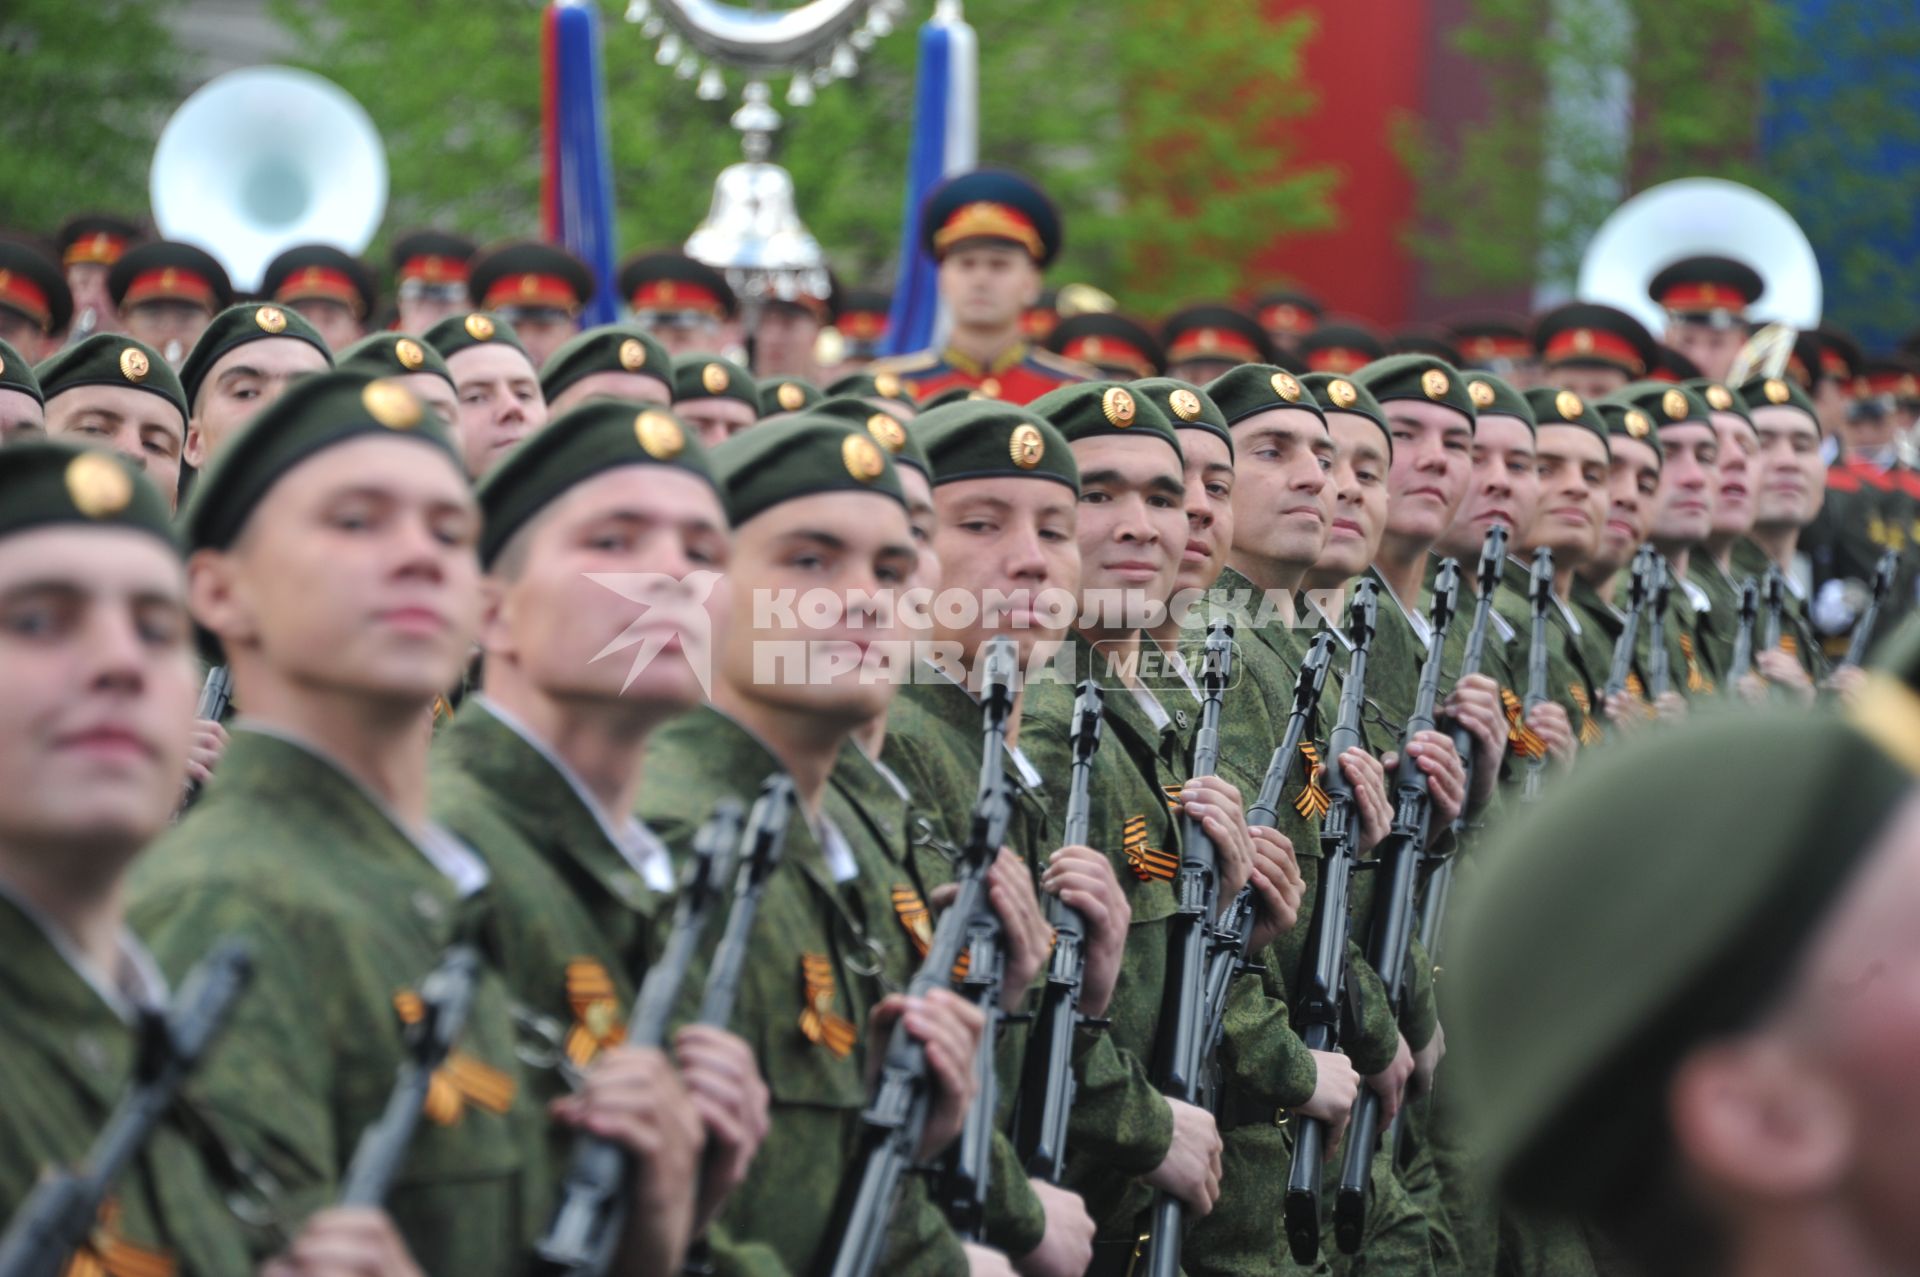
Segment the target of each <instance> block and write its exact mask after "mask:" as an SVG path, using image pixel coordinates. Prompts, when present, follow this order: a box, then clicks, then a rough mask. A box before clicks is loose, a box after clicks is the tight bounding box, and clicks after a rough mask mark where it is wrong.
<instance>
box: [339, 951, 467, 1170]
mask: <svg viewBox="0 0 1920 1277" xmlns="http://www.w3.org/2000/svg"><path fill="white" fill-rule="evenodd" d="M479 979H480V954H479V953H478V952H477V951H476V950H475V949H474V947H473V946H472V945H470V944H454V945H449V946H448V947H447V951H446V952H445V953H443V954H442V955H441V956H440V962H439V965H437V966H435V967H434V969H433V970H432V971H431V972H429V973H428V975H427V978H426V979H425V980H422V981H421V982H420V994H419V998H420V1015H419V1017H418V1018H417V1019H415V1020H414V1021H413V1022H412V1023H411V1024H409V1025H407V1031H406V1038H407V1054H406V1058H404V1059H403V1060H401V1061H400V1069H399V1072H398V1074H397V1075H396V1076H395V1078H394V1080H393V1090H391V1091H389V1092H388V1093H387V1107H386V1108H385V1109H384V1110H383V1111H382V1112H381V1114H380V1116H379V1118H378V1119H377V1120H375V1122H374V1123H373V1125H371V1126H369V1127H367V1129H366V1130H364V1131H362V1132H361V1133H360V1142H359V1143H358V1144H356V1145H355V1146H354V1150H353V1160H352V1161H351V1162H349V1163H348V1164H347V1177H346V1180H345V1182H344V1183H343V1184H342V1185H341V1189H340V1204H341V1205H342V1206H376V1207H377V1206H381V1205H383V1204H384V1203H385V1202H386V1200H387V1190H388V1189H390V1188H391V1187H393V1177H394V1176H395V1175H397V1174H398V1173H399V1171H400V1166H401V1164H402V1163H403V1162H405V1161H406V1160H407V1149H408V1148H410V1147H411V1146H412V1144H413V1134H414V1132H415V1131H416V1130H417V1129H419V1126H420V1118H421V1115H422V1113H423V1112H424V1110H425V1108H426V1103H427V1088H428V1087H429V1086H430V1085H432V1082H433V1074H434V1071H435V1070H436V1069H438V1068H439V1067H440V1066H441V1065H442V1064H445V1063H446V1062H447V1056H448V1055H449V1054H451V1053H452V1051H453V1048H454V1046H455V1044H457V1043H458V1042H459V1041H460V1031H461V1030H462V1029H464V1028H465V1027H466V1023H467V1012H468V1010H469V1009H471V1008H472V1006H473V989H474V985H475V984H477V983H478V982H479Z"/></svg>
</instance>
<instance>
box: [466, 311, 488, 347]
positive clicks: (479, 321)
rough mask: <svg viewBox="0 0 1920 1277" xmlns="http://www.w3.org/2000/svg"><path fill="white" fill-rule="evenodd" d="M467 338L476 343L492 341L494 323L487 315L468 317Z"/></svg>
mask: <svg viewBox="0 0 1920 1277" xmlns="http://www.w3.org/2000/svg"><path fill="white" fill-rule="evenodd" d="M467 336H469V337H471V338H473V339H474V340H475V341H492V340H493V321H492V320H491V319H488V318H487V317H486V316H485V315H468V316H467Z"/></svg>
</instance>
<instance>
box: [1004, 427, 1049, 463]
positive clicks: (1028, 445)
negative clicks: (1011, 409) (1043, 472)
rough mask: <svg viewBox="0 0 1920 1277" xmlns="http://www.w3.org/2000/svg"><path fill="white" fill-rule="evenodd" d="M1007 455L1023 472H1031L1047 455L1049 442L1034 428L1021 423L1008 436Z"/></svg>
mask: <svg viewBox="0 0 1920 1277" xmlns="http://www.w3.org/2000/svg"><path fill="white" fill-rule="evenodd" d="M1007 453H1008V455H1010V456H1011V457H1012V458H1013V464H1014V465H1016V466H1019V467H1020V468H1021V469H1022V470H1031V469H1033V468H1034V467H1035V466H1037V465H1039V464H1040V458H1042V457H1044V456H1046V455H1047V441H1046V439H1045V438H1044V437H1043V436H1042V435H1041V434H1040V432H1039V431H1038V430H1036V429H1035V428H1034V427H1032V426H1030V425H1028V424H1027V423H1025V422H1021V423H1020V424H1019V425H1017V426H1015V427H1014V428H1013V434H1012V435H1010V436H1008V439H1007Z"/></svg>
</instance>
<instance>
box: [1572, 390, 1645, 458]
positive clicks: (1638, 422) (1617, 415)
mask: <svg viewBox="0 0 1920 1277" xmlns="http://www.w3.org/2000/svg"><path fill="white" fill-rule="evenodd" d="M1587 406H1588V407H1589V408H1592V409H1593V410H1594V411H1595V412H1597V413H1599V414H1600V420H1601V421H1602V422H1604V423H1605V424H1606V427H1607V441H1608V442H1607V455H1608V456H1609V457H1611V456H1612V455H1613V440H1615V439H1638V440H1639V441H1640V442H1642V443H1644V444H1646V445H1647V447H1649V448H1652V449H1653V464H1654V465H1656V466H1657V465H1659V464H1660V443H1659V441H1658V440H1657V439H1655V438H1654V437H1653V429H1654V427H1653V418H1652V417H1649V416H1648V415H1647V413H1646V410H1645V409H1643V408H1636V407H1634V406H1633V405H1632V404H1630V403H1627V402H1625V401H1623V400H1620V399H1616V398H1614V397H1613V396H1612V395H1608V396H1607V397H1606V398H1605V399H1596V400H1594V401H1593V402H1592V403H1590V404H1588V405H1587Z"/></svg>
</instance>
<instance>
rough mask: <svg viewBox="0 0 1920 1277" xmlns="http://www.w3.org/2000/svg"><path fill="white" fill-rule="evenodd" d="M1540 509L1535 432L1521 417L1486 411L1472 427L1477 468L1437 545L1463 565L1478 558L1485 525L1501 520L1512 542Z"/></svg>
mask: <svg viewBox="0 0 1920 1277" xmlns="http://www.w3.org/2000/svg"><path fill="white" fill-rule="evenodd" d="M1539 508H1540V461H1539V453H1538V450H1537V445H1536V444H1535V442H1534V432H1533V431H1532V430H1531V429H1529V428H1528V426H1527V423H1526V422H1524V421H1522V420H1520V418H1518V417H1509V416H1507V415H1506V414H1505V413H1484V414H1482V415H1481V417H1480V421H1479V424H1478V425H1476V426H1475V427H1474V431H1473V470H1472V472H1471V474H1470V476H1469V479H1468V483H1467V495H1466V499H1465V500H1463V501H1462V502H1461V503H1460V511H1459V513H1458V514H1456V515H1455V516H1454V519H1453V523H1452V525H1451V526H1450V527H1448V528H1447V534H1446V535H1445V536H1443V537H1441V538H1440V543H1439V546H1438V549H1439V550H1440V551H1441V552H1443V553H1445V554H1450V555H1452V556H1453V557H1455V558H1456V559H1459V560H1460V562H1461V563H1462V564H1463V565H1464V564H1466V563H1468V562H1470V561H1473V560H1476V559H1477V558H1478V557H1479V554H1480V546H1481V543H1482V542H1484V541H1485V540H1486V538H1487V529H1488V528H1491V527H1493V526H1494V525H1495V524H1499V525H1500V526H1501V527H1503V528H1505V529H1506V530H1507V535H1508V539H1509V541H1515V540H1518V539H1519V537H1520V535H1521V534H1522V533H1524V532H1525V531H1526V530H1527V529H1528V528H1530V527H1532V526H1533V520H1534V512H1535V511H1537V510H1538V509H1539Z"/></svg>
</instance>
